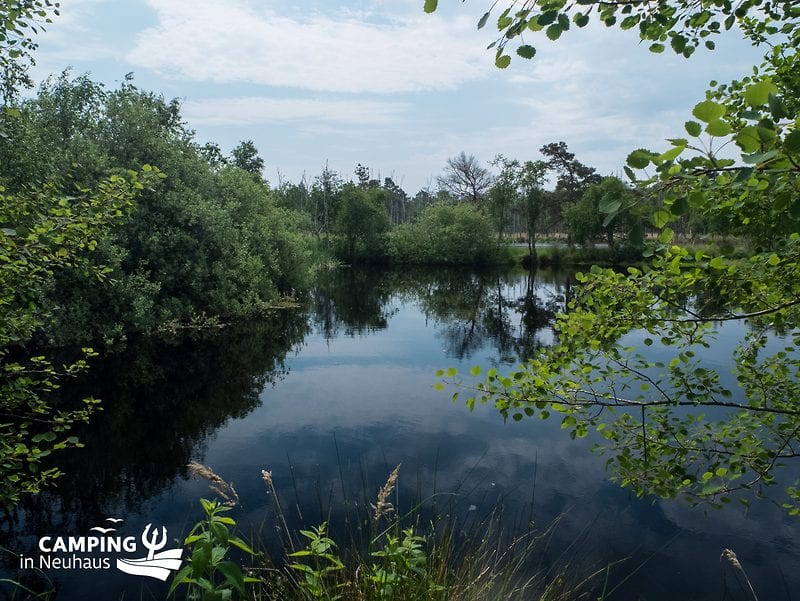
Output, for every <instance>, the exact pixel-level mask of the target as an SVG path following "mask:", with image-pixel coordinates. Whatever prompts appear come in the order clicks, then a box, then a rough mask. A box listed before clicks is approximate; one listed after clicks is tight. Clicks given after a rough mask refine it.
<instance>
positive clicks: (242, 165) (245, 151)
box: [231, 140, 264, 179]
mask: <svg viewBox="0 0 800 601" xmlns="http://www.w3.org/2000/svg"><path fill="white" fill-rule="evenodd" d="M231 163H232V164H233V165H235V166H236V167H238V168H239V169H244V170H245V171H247V172H248V173H251V174H252V175H254V176H256V177H257V178H258V179H261V178H262V177H264V159H262V158H261V157H260V156H258V149H257V148H256V145H255V144H253V141H252V140H244V141H242V142H239V144H238V145H237V146H236V148H234V149H233V150H232V151H231Z"/></svg>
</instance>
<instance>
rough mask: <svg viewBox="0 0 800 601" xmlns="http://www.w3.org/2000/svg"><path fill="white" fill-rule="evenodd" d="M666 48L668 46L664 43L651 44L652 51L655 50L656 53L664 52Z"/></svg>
mask: <svg viewBox="0 0 800 601" xmlns="http://www.w3.org/2000/svg"><path fill="white" fill-rule="evenodd" d="M665 48H666V46H664V44H659V43H655V44H650V52H654V53H655V54H661V53H662V52H664V49H665Z"/></svg>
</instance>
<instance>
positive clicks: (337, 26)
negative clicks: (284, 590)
mask: <svg viewBox="0 0 800 601" xmlns="http://www.w3.org/2000/svg"><path fill="white" fill-rule="evenodd" d="M490 4H491V2H489V0H467V1H465V2H460V1H458V0H442V2H440V8H439V10H438V11H437V12H436V13H434V14H431V15H428V14H425V13H424V11H423V9H422V5H423V0H361V1H359V2H354V1H350V2H324V1H322V0H300V1H298V2H293V3H287V2H284V1H278V0H225V1H221V0H61V16H60V17H57V18H56V20H55V21H54V22H53V23H52V24H51V25H49V26H48V28H47V31H46V32H44V33H43V34H42V35H41V36H40V37H39V38H38V42H39V50H38V51H37V53H36V60H37V65H36V67H35V68H34V70H33V75H34V78H35V79H36V80H37V81H42V80H44V79H45V78H46V77H47V76H48V75H50V74H57V73H60V72H61V71H63V70H64V69H65V68H67V67H71V68H72V70H73V72H74V73H75V74H76V75H77V74H81V73H89V74H90V75H91V76H92V77H93V79H95V80H96V81H101V82H103V83H104V84H106V85H107V86H110V87H115V86H117V85H119V82H120V81H122V80H123V79H124V77H125V75H126V74H128V73H133V75H134V83H135V84H136V85H137V86H139V87H140V88H142V89H145V90H148V91H153V92H156V93H158V94H161V95H163V96H164V97H165V98H166V99H168V100H169V99H172V98H177V99H179V100H180V102H181V105H182V115H183V117H184V119H185V120H186V122H187V123H188V125H189V127H190V128H192V129H193V130H194V131H195V132H196V140H197V141H198V142H199V143H200V144H204V143H205V142H215V143H217V144H219V145H220V146H221V147H222V149H223V150H224V151H226V152H228V151H230V150H231V149H232V148H233V147H234V146H235V145H236V144H237V143H238V142H239V141H241V140H252V141H253V142H254V143H255V145H256V147H257V148H258V150H259V153H260V155H261V156H262V158H263V159H264V160H265V163H266V169H265V177H266V178H267V179H268V180H269V182H270V183H271V184H272V185H278V184H279V183H280V182H285V181H291V182H298V181H299V180H300V179H301V178H302V177H306V178H307V179H308V180H309V181H311V180H313V178H314V177H315V176H316V175H318V174H319V173H320V172H321V171H322V169H323V168H324V167H325V165H326V164H327V165H328V166H329V167H330V168H331V169H334V170H336V171H339V172H340V173H341V174H342V175H343V177H344V178H345V179H346V180H347V179H353V178H354V177H355V176H354V169H355V167H356V165H357V164H358V163H361V164H363V165H366V166H368V167H369V168H370V170H371V172H372V175H373V177H376V178H380V179H382V178H385V177H391V178H392V179H394V181H395V182H396V183H398V184H399V185H401V186H402V187H403V188H404V189H405V190H406V192H408V193H409V194H411V195H413V194H414V193H415V192H416V191H418V190H419V189H421V188H424V187H427V186H431V187H433V188H435V184H436V176H437V175H439V174H441V173H442V171H443V170H444V168H445V165H446V161H447V159H448V157H453V156H456V155H457V154H459V153H460V152H462V151H463V152H466V153H467V154H468V155H469V154H473V155H475V157H476V158H477V159H478V160H479V161H481V162H482V163H483V164H486V165H487V166H488V163H489V162H490V161H491V160H492V159H493V158H494V157H495V155H497V154H503V155H504V156H506V157H510V158H517V159H520V160H536V159H539V158H541V155H540V154H539V148H540V147H541V146H543V145H544V144H547V143H549V142H556V141H560V140H563V141H565V142H566V143H567V145H568V146H569V148H570V150H571V151H572V152H574V153H575V154H576V157H577V158H578V159H579V160H580V161H582V162H583V163H585V164H587V165H590V166H592V167H595V168H596V169H597V170H598V172H599V173H601V174H603V175H614V174H619V173H620V172H621V170H622V166H623V165H624V164H625V157H626V156H627V154H628V153H629V152H630V151H631V150H634V149H635V148H641V147H644V148H649V149H651V150H664V149H666V148H667V147H668V143H667V142H665V139H666V138H673V137H683V136H685V133H684V130H683V123H684V121H686V120H687V119H689V118H691V109H692V107H693V106H694V105H695V104H696V103H697V102H699V101H700V100H702V99H703V97H704V93H705V90H706V89H707V87H708V82H709V80H711V79H716V80H718V81H728V80H731V79H734V78H737V77H741V76H743V75H744V74H746V73H747V72H748V70H749V69H750V67H751V66H752V65H754V64H757V63H758V62H759V58H760V55H761V52H760V51H759V50H757V49H753V48H751V47H750V46H749V45H748V44H747V43H746V42H744V41H743V40H741V39H740V36H738V35H736V34H735V33H734V34H732V35H726V36H724V37H721V38H717V39H716V41H717V50H716V51H714V52H708V51H705V50H698V52H697V53H695V55H694V56H693V57H692V58H691V59H690V60H686V59H684V58H682V57H679V56H675V55H673V54H670V53H669V51H667V52H665V53H664V54H661V55H653V54H651V53H650V52H649V51H648V50H647V45H646V44H642V43H640V42H639V39H638V37H637V34H636V32H635V31H633V30H632V31H627V32H623V31H620V30H618V29H607V28H605V27H604V26H602V25H599V24H592V25H590V26H588V27H586V28H584V29H577V30H570V31H568V32H566V33H565V34H564V35H563V36H562V37H561V39H559V40H558V41H556V42H551V41H549V40H547V39H546V38H544V36H539V37H537V38H533V37H531V38H529V39H526V42H528V43H533V44H534V45H535V46H536V47H537V50H538V52H537V55H536V57H535V58H534V59H533V60H531V61H527V60H524V59H522V58H515V59H514V60H513V61H512V63H511V66H510V67H509V68H508V69H505V70H500V69H497V68H495V66H494V51H491V50H486V46H487V45H488V44H489V43H490V42H492V41H493V39H494V36H493V33H496V29H494V28H493V27H492V21H490V22H489V24H488V25H487V26H486V27H485V28H484V29H482V30H480V31H479V30H477V28H476V24H477V21H478V19H479V18H480V16H481V15H482V14H483V13H484V12H485V11H486V10H487V9H488V8H489V6H490ZM500 4H503V0H501V1H500ZM493 29H494V31H493Z"/></svg>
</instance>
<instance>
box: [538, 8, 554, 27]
mask: <svg viewBox="0 0 800 601" xmlns="http://www.w3.org/2000/svg"><path fill="white" fill-rule="evenodd" d="M556 19H558V11H555V10H550V11H547V12H543V13H542V14H541V15H539V17H538V18H537V19H536V22H537V23H538V24H539V25H540V26H541V27H544V26H545V25H550V23H555V22H556Z"/></svg>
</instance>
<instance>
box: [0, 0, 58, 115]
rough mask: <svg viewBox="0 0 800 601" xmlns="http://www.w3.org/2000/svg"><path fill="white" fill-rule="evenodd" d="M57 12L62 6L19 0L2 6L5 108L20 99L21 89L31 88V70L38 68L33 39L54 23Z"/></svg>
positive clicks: (0, 67) (0, 85) (0, 79)
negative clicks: (34, 55)
mask: <svg viewBox="0 0 800 601" xmlns="http://www.w3.org/2000/svg"><path fill="white" fill-rule="evenodd" d="M58 9H59V3H58V2H52V1H51V0H16V1H15V2H6V3H4V4H3V6H0V21H2V23H3V27H2V35H0V94H2V98H3V104H4V105H8V104H10V103H11V102H13V101H14V100H15V99H16V98H17V96H18V94H19V90H20V88H30V87H32V85H33V83H32V82H31V79H30V77H29V76H28V69H29V67H30V66H32V65H34V64H35V62H34V60H33V52H34V50H36V47H37V44H36V42H35V41H34V39H33V38H34V36H35V35H36V34H37V33H39V31H44V26H45V25H46V24H49V23H51V22H52V16H51V15H53V16H57V15H58Z"/></svg>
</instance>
